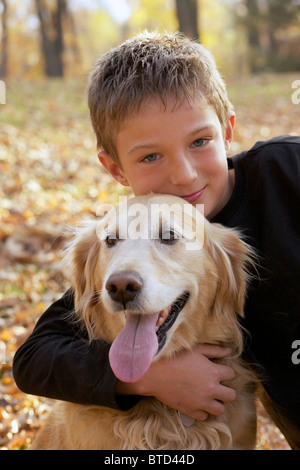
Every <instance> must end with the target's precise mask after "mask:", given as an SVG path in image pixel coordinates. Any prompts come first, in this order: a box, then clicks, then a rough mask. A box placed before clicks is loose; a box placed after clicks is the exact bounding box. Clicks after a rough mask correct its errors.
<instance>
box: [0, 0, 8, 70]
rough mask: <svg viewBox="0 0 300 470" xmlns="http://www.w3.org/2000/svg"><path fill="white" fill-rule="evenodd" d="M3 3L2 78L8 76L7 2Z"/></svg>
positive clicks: (0, 58) (0, 68)
mask: <svg viewBox="0 0 300 470" xmlns="http://www.w3.org/2000/svg"><path fill="white" fill-rule="evenodd" d="M1 3H2V20H1V24H2V37H1V55H0V77H6V76H7V55H8V54H7V46H8V41H7V2H6V0H1Z"/></svg>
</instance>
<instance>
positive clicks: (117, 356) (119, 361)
mask: <svg viewBox="0 0 300 470" xmlns="http://www.w3.org/2000/svg"><path fill="white" fill-rule="evenodd" d="M157 317H158V314H157V313H155V314H151V315H133V314H127V318H126V324H125V327H124V328H123V330H122V331H121V333H119V335H118V336H117V337H116V339H115V340H114V342H113V344H112V346H111V348H110V352H109V361H110V365H111V368H112V370H113V372H114V374H115V375H116V377H118V379H120V380H122V382H136V381H137V380H139V379H141V378H142V377H143V375H144V374H145V373H146V372H147V370H148V369H149V366H150V364H151V361H152V359H153V357H154V356H155V354H156V353H157V349H158V340H157V335H156V333H155V326H156V321H157Z"/></svg>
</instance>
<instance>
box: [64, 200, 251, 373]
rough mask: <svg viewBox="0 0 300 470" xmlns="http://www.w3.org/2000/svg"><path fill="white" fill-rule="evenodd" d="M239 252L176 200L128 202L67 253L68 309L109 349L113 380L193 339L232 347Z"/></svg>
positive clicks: (241, 276) (239, 295) (242, 249)
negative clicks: (72, 302) (72, 303)
mask: <svg viewBox="0 0 300 470" xmlns="http://www.w3.org/2000/svg"><path fill="white" fill-rule="evenodd" d="M248 256H249V251H248V248H247V246H246V245H245V244H244V243H243V242H242V241H241V240H240V239H239V237H238V236H237V234H236V233H234V232H233V231H231V230H229V229H225V228H223V227H221V226H217V225H214V224H210V223H209V222H208V221H206V220H205V219H204V217H203V216H202V215H201V214H200V212H199V211H197V210H196V209H195V208H194V207H193V206H192V205H191V204H188V203H187V202H186V201H184V200H182V199H181V198H178V197H175V196H166V195H149V196H141V197H137V198H133V199H130V200H128V201H126V202H125V203H123V204H120V205H119V206H117V207H116V208H115V209H112V210H111V211H110V212H108V213H107V214H106V215H105V216H104V217H103V218H102V219H101V220H100V221H95V222H90V223H88V224H85V225H84V226H83V227H82V228H80V229H79V230H78V231H77V234H76V235H75V237H74V238H73V240H72V241H71V242H70V244H69V246H68V249H67V257H66V259H67V266H68V271H69V275H70V277H71V282H72V285H73V288H74V291H75V310H76V313H77V314H78V315H79V316H80V318H81V319H82V320H83V321H84V324H85V326H86V328H87V330H88V332H89V336H90V339H97V338H100V337H101V338H102V339H104V340H106V341H107V342H109V343H111V344H112V346H111V349H110V362H111V366H112V368H113V370H114V372H115V374H116V375H117V377H118V378H119V379H120V380H123V381H125V382H130V381H136V380H139V378H141V377H142V376H143V375H144V373H145V372H146V371H147V369H148V367H149V366H150V363H151V362H152V360H154V359H155V358H157V357H160V356H162V355H167V356H168V355H171V354H173V353H175V352H176V351H179V350H180V349H183V348H191V347H192V346H193V345H195V344H196V343H199V342H202V343H204V342H210V343H217V344H225V343H227V344H228V343H229V344H231V345H234V346H236V347H240V346H241V335H240V332H239V328H238V325H237V321H236V316H237V315H242V313H243V303H244V296H245V284H246V273H245V264H246V262H247V260H248Z"/></svg>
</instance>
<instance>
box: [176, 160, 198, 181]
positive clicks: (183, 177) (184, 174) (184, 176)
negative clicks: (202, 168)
mask: <svg viewBox="0 0 300 470" xmlns="http://www.w3.org/2000/svg"><path fill="white" fill-rule="evenodd" d="M196 179H197V171H196V170H195V168H194V167H193V165H192V163H191V162H190V161H189V160H188V159H187V158H185V157H182V156H181V157H179V158H177V159H176V161H174V162H173V165H172V168H171V171H170V181H171V183H172V184H173V185H174V186H187V185H189V184H191V183H192V182H193V181H195V180H196Z"/></svg>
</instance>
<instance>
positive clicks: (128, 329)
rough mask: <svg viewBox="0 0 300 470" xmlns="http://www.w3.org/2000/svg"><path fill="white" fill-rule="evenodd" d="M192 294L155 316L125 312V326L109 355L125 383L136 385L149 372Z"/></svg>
mask: <svg viewBox="0 0 300 470" xmlns="http://www.w3.org/2000/svg"><path fill="white" fill-rule="evenodd" d="M189 295H190V294H189V292H184V293H182V294H181V295H180V296H179V297H178V298H177V299H176V300H175V302H173V303H172V304H171V305H170V306H169V307H167V308H165V309H163V310H161V311H160V312H157V313H153V314H137V313H136V312H126V324H125V326H124V328H123V330H122V331H121V333H119V335H118V336H117V337H116V339H115V340H114V342H113V344H112V345H111V348H110V352H109V360H110V365H111V368H112V370H113V372H114V374H115V375H116V376H117V377H118V379H120V380H122V381H123V382H136V381H138V380H140V379H141V378H142V377H143V375H144V374H145V373H146V372H147V370H148V369H149V367H150V364H151V362H152V359H153V357H154V356H155V355H156V354H157V353H158V352H159V351H160V350H161V349H162V348H163V347H164V345H165V342H166V338H167V336H166V335H167V332H168V330H169V329H170V328H171V327H172V325H173V324H174V323H175V321H176V319H177V317H178V315H179V313H180V312H181V310H182V309H183V307H184V306H185V304H186V302H187V300H188V298H189Z"/></svg>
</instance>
